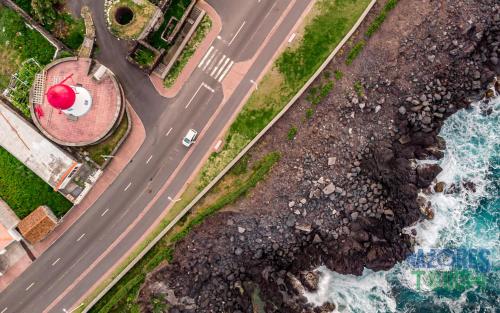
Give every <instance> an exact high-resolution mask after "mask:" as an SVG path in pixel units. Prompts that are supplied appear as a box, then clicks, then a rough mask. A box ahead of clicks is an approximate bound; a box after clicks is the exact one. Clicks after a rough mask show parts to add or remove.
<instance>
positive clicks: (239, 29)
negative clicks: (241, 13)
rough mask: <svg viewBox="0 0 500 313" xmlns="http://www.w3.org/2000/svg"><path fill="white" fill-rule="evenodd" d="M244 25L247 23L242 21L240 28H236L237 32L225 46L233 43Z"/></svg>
mask: <svg viewBox="0 0 500 313" xmlns="http://www.w3.org/2000/svg"><path fill="white" fill-rule="evenodd" d="M246 23H247V21H243V24H241V26H240V28H238V31H237V32H236V34H234V36H233V38H232V39H231V41H230V42H229V43H228V44H227V45H228V46H230V45H231V44H232V43H233V41H234V40H235V39H236V37H237V36H238V34H239V33H240V32H241V30H242V29H243V26H245V24H246Z"/></svg>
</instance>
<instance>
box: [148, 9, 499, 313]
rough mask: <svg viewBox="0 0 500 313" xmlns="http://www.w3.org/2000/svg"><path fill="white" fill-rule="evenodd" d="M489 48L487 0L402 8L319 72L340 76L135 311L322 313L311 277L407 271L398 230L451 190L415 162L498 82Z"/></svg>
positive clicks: (494, 42)
mask: <svg viewBox="0 0 500 313" xmlns="http://www.w3.org/2000/svg"><path fill="white" fill-rule="evenodd" d="M372 18H373V17H372ZM364 27H365V28H366V25H365V26H364ZM499 46H500V5H499V4H498V3H497V2H496V1H494V0H478V1H468V0H448V1H432V0H422V1H415V0H414V1H410V0H401V1H400V2H399V4H398V6H397V7H396V9H395V10H394V12H393V13H391V16H390V17H389V18H388V19H387V21H386V22H385V23H384V25H383V26H382V28H381V29H380V30H379V32H378V33H377V34H375V35H374V36H373V37H372V38H371V39H370V40H369V41H368V42H367V44H366V47H365V49H364V51H363V52H362V53H361V55H360V56H359V57H358V59H356V60H355V62H354V63H353V64H352V65H351V66H350V67H347V66H346V65H345V64H344V62H343V59H342V60H337V61H334V62H333V63H332V64H331V65H330V66H329V68H328V69H327V70H328V71H331V72H334V71H342V72H344V73H345V74H344V76H343V78H341V79H339V80H337V81H335V87H334V89H333V91H332V93H331V94H330V96H329V97H328V98H327V99H325V100H323V101H322V103H320V104H319V105H318V107H317V108H316V112H315V115H314V117H313V118H312V119H310V120H308V121H306V122H302V121H303V119H304V117H303V116H304V111H305V109H307V108H308V107H309V103H308V101H307V100H306V97H303V99H301V100H299V101H298V103H297V104H296V106H295V107H294V108H293V109H292V110H291V111H290V112H289V113H287V114H286V116H285V117H284V118H283V119H282V120H281V121H280V122H279V123H278V124H277V125H276V126H275V127H274V128H273V129H272V130H271V131H270V133H268V134H267V135H266V136H265V138H263V140H262V142H261V143H260V144H259V145H258V146H257V147H255V148H254V149H252V151H251V153H252V155H253V156H259V155H263V154H264V153H266V152H270V151H276V150H277V151H279V152H281V154H282V159H281V160H280V162H279V164H277V165H276V166H275V168H274V169H273V170H272V172H271V174H270V176H269V177H268V179H267V180H266V181H265V182H264V183H262V184H260V185H259V186H257V187H256V189H255V190H254V191H253V192H252V194H251V195H250V196H249V197H247V198H245V199H243V200H241V201H239V202H238V203H236V204H235V205H234V206H233V207H231V208H228V209H227V210H225V211H223V212H220V213H218V214H216V215H215V216H213V217H211V218H209V219H208V220H206V221H205V222H204V223H203V225H201V226H200V227H198V228H197V229H195V230H193V231H192V232H191V233H190V234H189V235H188V236H187V238H185V239H184V240H183V241H182V242H181V243H180V244H179V245H178V246H177V247H176V252H175V255H174V261H173V262H172V263H171V264H169V265H165V266H163V267H161V268H159V269H157V270H156V271H154V272H153V273H151V274H150V275H149V276H148V278H147V281H146V283H145V285H144V286H143V287H142V289H141V291H140V297H139V302H140V304H141V307H142V310H143V311H144V312H152V311H153V304H152V302H153V301H152V299H160V301H163V302H165V303H168V305H169V308H170V310H169V312H172V313H173V312H235V313H236V312H260V311H262V312H330V311H332V310H333V309H334V307H333V305H332V304H329V303H325V304H324V305H323V306H322V307H321V308H318V307H317V308H313V307H311V305H309V304H307V303H306V299H305V297H304V296H303V292H304V291H305V290H308V291H314V290H315V289H316V288H317V285H318V275H317V274H316V273H315V272H314V271H313V270H314V269H315V268H316V267H318V266H319V265H326V266H327V267H328V268H329V269H331V270H334V271H336V272H339V273H343V274H347V273H349V274H356V275H360V274H361V273H362V271H363V269H364V268H365V267H366V268H370V269H373V270H387V269H390V268H391V267H392V266H394V264H396V263H397V262H401V261H402V260H404V259H405V258H406V256H407V255H408V254H409V253H410V252H411V251H412V247H413V245H414V235H415V234H414V233H413V234H412V233H411V232H410V233H407V232H405V230H404V228H406V227H408V226H411V225H414V224H415V223H417V222H418V221H419V220H420V219H423V218H432V206H431V204H430V203H427V202H426V200H425V198H423V197H419V193H420V192H443V191H444V192H451V191H452V189H453V188H460V187H461V186H458V187H456V186H455V187H453V186H444V185H443V184H441V183H437V184H436V182H435V177H436V176H437V174H438V173H439V172H440V171H441V169H440V168H439V166H437V165H431V164H427V163H425V162H418V161H417V160H428V159H434V160H436V159H439V158H441V157H442V156H443V150H444V148H445V143H444V142H443V140H442V139H440V137H439V136H438V133H439V130H440V128H441V126H442V125H443V122H444V120H445V119H446V118H447V117H448V116H450V115H451V114H453V113H455V112H456V111H457V110H459V109H461V108H465V107H467V106H468V105H469V104H470V103H471V102H472V101H475V100H478V99H480V98H482V97H483V95H484V91H485V90H486V87H487V85H488V84H489V83H491V82H492V81H494V77H495V76H496V75H499V74H500V63H499V53H500V51H499ZM340 59H341V58H340ZM323 79H325V78H323ZM330 79H333V78H330ZM497 88H498V84H497ZM485 114H487V112H485ZM301 123H302V124H303V125H302V126H301V127H300V129H299V133H298V135H297V137H296V138H295V139H294V140H293V141H287V140H286V139H284V138H286V133H287V131H288V128H289V127H290V125H292V124H301ZM463 187H464V188H473V186H468V185H467V184H466V183H465V184H464V186H463ZM256 307H260V311H259V310H256ZM254 310H255V311H254Z"/></svg>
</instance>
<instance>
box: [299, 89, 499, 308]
mask: <svg viewBox="0 0 500 313" xmlns="http://www.w3.org/2000/svg"><path fill="white" fill-rule="evenodd" d="M487 107H488V108H490V110H491V111H490V114H485V108H487ZM440 135H441V136H442V137H443V138H444V139H445V140H446V145H447V147H446V151H445V157H444V158H443V159H442V160H440V161H438V163H439V164H440V165H441V167H442V168H443V171H442V172H441V173H440V174H439V176H438V178H437V180H438V181H444V182H445V183H446V185H447V186H450V185H451V184H455V185H456V186H461V184H462V183H463V182H472V183H474V185H475V192H474V191H473V190H472V188H469V189H470V190H469V189H467V188H463V187H462V188H459V190H458V192H456V193H452V194H446V193H435V194H432V195H430V196H429V197H428V198H429V200H430V201H431V202H432V204H433V209H434V212H435V217H434V219H433V220H429V221H424V222H422V223H419V224H418V225H416V226H414V228H415V229H416V230H417V232H418V235H417V238H416V240H417V249H418V248H420V249H422V250H423V251H424V252H428V251H430V249H433V248H434V249H440V248H443V249H444V248H448V249H465V250H466V251H469V252H470V251H473V252H474V251H477V250H467V249H483V251H486V254H485V255H486V259H487V261H488V264H490V265H491V268H490V269H489V270H485V268H483V270H482V272H479V271H476V270H471V271H472V273H473V274H474V275H477V276H474V277H479V278H475V279H473V280H472V283H471V284H470V285H468V286H466V287H464V288H453V287H450V286H452V285H449V284H448V285H447V284H439V283H437V284H436V280H434V281H433V280H432V277H435V276H425V277H424V276H422V277H421V279H420V281H419V284H417V275H416V274H415V270H417V268H415V267H414V266H412V265H411V262H410V261H409V260H407V261H405V262H403V263H401V264H398V265H396V266H395V267H394V268H393V269H392V270H390V271H387V272H373V271H370V270H365V271H364V273H363V275H362V276H360V277H356V276H352V275H340V274H337V273H334V272H331V271H329V270H327V269H326V268H324V267H321V268H319V270H320V271H321V272H322V274H323V275H322V278H321V279H320V286H319V290H318V292H317V293H311V294H307V295H306V296H307V298H308V300H309V302H312V303H315V304H317V305H320V304H322V303H324V302H325V301H330V302H333V303H335V304H336V307H337V308H336V310H335V312H353V313H354V312H356V313H357V312H363V313H364V312H370V313H371V312H419V313H420V312H422V313H424V312H426V313H427V312H439V313H440V312H453V313H458V312H464V313H466V312H500V275H499V271H498V270H499V269H500V267H499V265H500V263H499V259H500V240H499V236H500V232H499V227H500V97H497V98H495V99H494V100H492V101H490V103H489V104H488V105H486V104H485V103H483V102H477V103H474V104H473V105H472V108H470V109H468V110H461V111H459V112H457V113H456V114H454V115H453V116H451V117H450V118H449V119H447V120H446V122H445V125H444V126H443V128H442V130H441V132H440ZM452 251H459V250H452ZM418 269H420V268H418ZM455 269H456V268H455ZM443 270H448V271H450V270H451V271H452V272H453V270H454V268H450V267H449V266H448V267H446V266H444V267H442V268H438V269H436V268H431V269H425V271H427V272H426V273H428V272H434V273H435V272H437V271H438V272H439V271H443ZM454 272H457V271H456V270H455V271H454ZM429 277H431V278H429Z"/></svg>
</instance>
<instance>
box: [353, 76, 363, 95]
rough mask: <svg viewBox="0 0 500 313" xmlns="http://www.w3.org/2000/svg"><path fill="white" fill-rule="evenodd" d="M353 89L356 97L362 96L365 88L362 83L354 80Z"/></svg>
mask: <svg viewBox="0 0 500 313" xmlns="http://www.w3.org/2000/svg"><path fill="white" fill-rule="evenodd" d="M353 87H354V91H355V92H356V94H357V95H358V97H362V96H363V95H364V94H365V89H364V88H363V85H362V84H361V82H360V81H358V80H357V81H355V82H354V86H353Z"/></svg>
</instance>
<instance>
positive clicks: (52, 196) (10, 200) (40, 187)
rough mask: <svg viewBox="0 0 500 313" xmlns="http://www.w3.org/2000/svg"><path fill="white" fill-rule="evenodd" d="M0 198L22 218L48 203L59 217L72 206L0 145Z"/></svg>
mask: <svg viewBox="0 0 500 313" xmlns="http://www.w3.org/2000/svg"><path fill="white" fill-rule="evenodd" d="M0 198H2V199H3V200H4V201H5V202H6V203H7V204H8V205H9V206H10V207H11V208H12V210H13V211H14V212H15V213H16V215H17V216H18V217H19V218H24V217H26V216H27V215H28V214H30V213H31V212H33V210H35V209H36V208H37V207H39V206H40V205H47V206H49V207H50V208H51V209H52V211H53V212H54V214H55V215H56V216H57V217H62V216H63V215H64V214H65V213H66V212H67V211H68V210H69V209H70V208H71V206H72V204H71V202H69V201H68V200H67V199H66V198H64V197H63V196H62V195H61V194H59V193H57V192H55V191H54V190H53V189H52V187H50V186H49V185H48V184H46V183H45V182H44V181H43V180H42V179H41V178H40V177H38V176H36V175H35V173H33V172H32V171H31V170H29V169H28V168H27V167H26V166H24V164H23V163H21V162H19V161H18V160H17V159H16V158H15V157H14V156H12V155H11V154H10V153H9V152H7V151H6V150H5V149H3V148H1V147H0Z"/></svg>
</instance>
